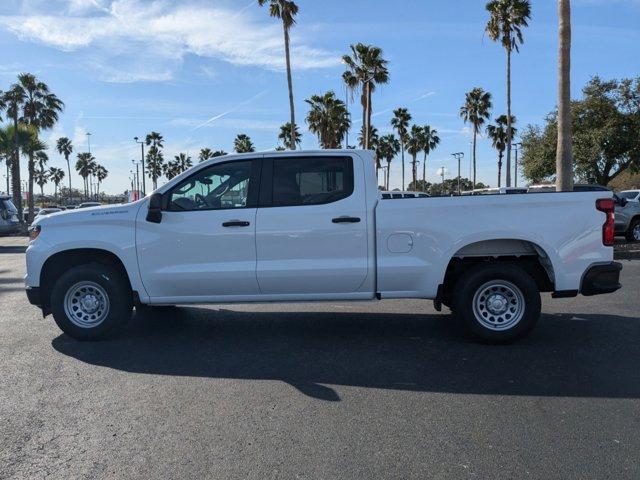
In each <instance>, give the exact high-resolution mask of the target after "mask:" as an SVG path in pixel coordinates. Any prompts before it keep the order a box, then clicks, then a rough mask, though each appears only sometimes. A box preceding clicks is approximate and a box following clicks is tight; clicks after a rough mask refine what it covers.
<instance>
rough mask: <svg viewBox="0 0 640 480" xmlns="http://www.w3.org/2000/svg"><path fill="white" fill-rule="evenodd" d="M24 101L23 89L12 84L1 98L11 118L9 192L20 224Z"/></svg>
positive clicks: (21, 221)
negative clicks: (21, 138)
mask: <svg viewBox="0 0 640 480" xmlns="http://www.w3.org/2000/svg"><path fill="white" fill-rule="evenodd" d="M25 99H26V93H25V91H24V89H23V88H22V87H21V86H20V85H18V84H13V85H12V86H11V88H10V89H9V90H7V91H6V92H4V94H3V96H2V100H3V104H4V105H5V108H6V110H7V115H8V116H9V118H11V122H12V127H13V128H12V133H13V145H12V146H13V148H12V158H11V192H12V195H13V203H14V205H15V206H16V208H17V209H18V219H19V220H20V223H23V222H24V215H23V214H22V211H23V208H22V182H21V180H20V149H21V142H20V138H19V136H20V132H21V131H23V132H24V130H23V129H21V128H20V126H21V124H22V122H21V115H22V107H23V105H24V102H25Z"/></svg>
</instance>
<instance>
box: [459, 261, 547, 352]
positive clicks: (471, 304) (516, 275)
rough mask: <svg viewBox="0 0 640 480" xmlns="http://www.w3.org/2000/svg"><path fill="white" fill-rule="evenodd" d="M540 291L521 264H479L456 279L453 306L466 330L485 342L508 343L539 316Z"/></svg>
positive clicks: (521, 335) (531, 325)
mask: <svg viewBox="0 0 640 480" xmlns="http://www.w3.org/2000/svg"><path fill="white" fill-rule="evenodd" d="M540 309H541V303H540V292H539V290H538V286H537V285H536V282H535V281H534V280H533V278H531V276H530V275H529V274H528V273H527V272H525V271H524V270H523V269H522V268H520V267H518V266H515V265H512V264H486V265H479V266H477V267H474V268H472V269H471V270H469V271H468V272H466V273H465V274H464V275H463V276H462V277H461V278H460V279H459V280H458V282H457V283H456V286H455V291H454V293H453V310H454V311H455V314H456V316H457V317H458V318H460V319H461V320H462V322H463V323H464V325H465V327H466V328H467V330H468V331H469V332H470V333H471V334H473V335H474V336H475V337H476V338H478V339H480V340H483V341H485V342H489V343H509V342H512V341H514V340H517V339H519V338H522V337H524V336H525V335H527V334H528V333H529V332H530V331H531V330H532V329H533V327H534V326H535V324H536V323H537V321H538V318H539V317H540Z"/></svg>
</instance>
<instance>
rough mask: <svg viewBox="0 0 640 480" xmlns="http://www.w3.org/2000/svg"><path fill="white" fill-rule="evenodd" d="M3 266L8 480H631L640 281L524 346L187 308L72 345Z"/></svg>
mask: <svg viewBox="0 0 640 480" xmlns="http://www.w3.org/2000/svg"><path fill="white" fill-rule="evenodd" d="M3 245H4V246H0V327H1V328H0V352H1V357H0V478H29V479H31V478H44V477H51V478H91V479H94V478H105V477H107V478H221V479H228V478H242V479H245V478H250V479H268V478H274V479H276V478H277V479H280V478H287V479H288V478H300V479H330V478H339V479H346V478H358V479H361V478H367V479H372V478H385V479H386V478H419V479H424V478H613V479H620V478H639V477H640V462H639V459H640V453H639V452H640V368H639V365H640V341H639V339H640V295H639V294H640V261H623V264H624V270H623V283H624V289H623V290H622V291H620V292H618V293H616V294H614V295H607V296H601V297H591V298H577V299H564V300H553V301H552V300H551V299H550V298H549V297H546V296H545V303H544V312H545V314H544V317H543V318H542V320H541V322H540V324H539V325H538V328H537V329H536V331H535V332H534V333H533V335H532V336H531V337H530V338H528V339H526V340H525V341H523V342H521V343H518V344H516V345H511V346H504V347H495V346H483V345H478V344H475V343H473V342H471V341H469V340H468V339H466V338H464V337H463V336H461V335H462V334H461V332H460V331H459V329H458V328H457V326H456V325H455V323H454V322H451V321H450V320H451V318H450V316H449V315H447V314H446V313H442V314H438V313H436V312H435V311H434V310H433V308H432V305H431V303H430V302H426V301H385V302H380V303H370V304H369V303H349V304H333V303H327V304H289V305H279V304H271V305H250V306H215V307H186V308H179V309H176V310H173V311H168V312H161V313H158V314H153V315H140V314H138V315H135V316H134V318H133V319H132V321H131V323H130V325H129V327H128V328H127V330H126V331H125V333H124V335H123V336H121V337H120V338H118V339H115V340H111V341H108V342H100V343H78V342H76V341H74V340H72V339H70V338H68V337H66V336H64V335H61V333H60V331H59V330H58V329H57V327H56V326H55V324H54V323H53V321H52V320H51V318H50V317H49V318H47V319H42V317H41V315H40V313H39V310H37V309H36V308H35V307H32V306H31V305H29V304H28V303H27V301H26V297H25V295H24V292H23V286H22V276H23V274H24V255H23V254H22V253H21V250H22V248H21V247H20V245H19V244H16V245H13V246H12V245H11V244H7V243H4V244H3Z"/></svg>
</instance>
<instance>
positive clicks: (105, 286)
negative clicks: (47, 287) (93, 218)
mask: <svg viewBox="0 0 640 480" xmlns="http://www.w3.org/2000/svg"><path fill="white" fill-rule="evenodd" d="M132 309H133V302H132V295H131V289H130V288H129V283H128V281H127V279H126V278H125V277H124V275H123V274H122V273H121V272H120V271H119V270H117V269H114V268H112V267H110V266H108V265H103V264H99V263H90V264H87V265H79V266H76V267H73V268H71V269H69V270H68V271H66V272H65V273H64V274H62V276H61V277H60V278H59V279H58V280H57V281H56V283H55V286H54V287H53V289H52V291H51V310H52V313H53V318H54V320H55V322H56V323H57V324H58V326H59V327H60V329H61V330H62V331H63V332H64V333H66V334H67V335H69V336H71V337H73V338H75V339H77V340H100V339H103V338H106V337H109V336H111V335H113V334H115V333H117V332H118V331H119V330H120V329H121V328H122V327H124V326H125V325H126V323H127V321H128V320H129V318H130V317H131V311H132Z"/></svg>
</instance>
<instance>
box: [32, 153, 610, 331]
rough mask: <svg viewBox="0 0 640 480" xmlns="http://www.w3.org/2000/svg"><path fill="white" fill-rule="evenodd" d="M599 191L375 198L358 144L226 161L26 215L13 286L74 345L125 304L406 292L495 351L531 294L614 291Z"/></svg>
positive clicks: (121, 316)
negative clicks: (125, 194)
mask: <svg viewBox="0 0 640 480" xmlns="http://www.w3.org/2000/svg"><path fill="white" fill-rule="evenodd" d="M612 196H613V194H612V193H611V192H583V193H572V192H568V193H567V192H563V193H552V194H548V195H537V196H534V195H524V194H523V195H484V196H477V197H471V196H468V197H462V196H460V197H458V196H456V197H430V198H429V197H420V196H417V197H413V198H406V197H401V198H399V199H395V198H393V197H392V196H389V198H385V195H384V194H383V193H381V192H379V191H378V186H377V182H376V171H375V162H374V159H373V152H370V151H360V150H322V151H311V152H308V151H295V152H277V153H276V152H273V153H272V152H269V153H252V154H240V155H227V156H225V157H218V158H215V159H211V160H208V161H205V162H202V163H199V164H197V165H196V166H194V167H192V168H191V169H189V170H187V171H186V172H184V173H182V174H180V175H178V176H177V177H175V178H173V179H171V180H170V181H169V182H168V183H167V184H165V185H163V186H161V187H160V188H159V189H157V190H156V191H155V192H154V193H153V194H152V195H151V196H149V197H146V198H144V199H142V200H138V201H136V202H133V203H128V204H125V205H110V206H104V207H102V208H99V209H98V208H96V209H85V210H77V211H73V212H67V213H64V214H61V215H50V216H47V217H44V218H42V217H39V218H38V219H37V220H36V222H35V223H34V225H33V226H32V227H31V229H30V237H31V242H30V243H29V247H28V249H27V254H26V261H27V275H26V277H25V285H26V288H27V297H28V298H29V301H30V302H31V303H33V304H35V305H38V306H40V308H42V311H43V313H44V314H45V315H48V314H50V313H53V318H54V320H55V321H56V323H57V324H58V326H59V327H60V328H61V329H62V330H63V331H64V332H65V333H67V334H68V335H70V336H72V337H74V338H77V339H82V340H92V339H99V338H103V337H105V336H108V335H110V334H111V333H113V332H115V331H117V330H118V329H119V328H121V327H122V326H123V325H124V324H125V323H126V322H127V320H128V319H129V318H130V316H131V313H132V309H133V307H134V306H137V307H138V308H153V307H154V306H161V305H176V304H190V303H230V302H231V303H241V302H290V301H291V302H297V301H328V300H329V301H340V300H372V301H374V300H381V299H393V298H396V299H405V298H420V299H432V300H434V305H435V308H436V309H438V310H440V309H441V307H442V305H446V306H449V307H450V308H451V310H452V311H453V313H454V314H455V315H456V316H457V317H458V319H459V320H460V321H461V322H462V323H463V324H464V325H465V326H466V327H467V329H468V331H469V332H471V333H472V334H474V335H475V336H476V337H478V338H480V339H482V340H484V341H488V342H494V343H503V342H509V341H513V340H515V339H517V338H520V337H523V336H524V335H526V334H527V333H528V332H529V331H531V329H532V328H533V327H534V325H535V324H536V322H537V320H538V318H539V317H540V309H541V298H540V292H552V293H553V296H554V297H556V298H558V297H562V298H564V297H575V296H577V295H579V294H582V295H596V294H601V293H611V292H614V291H616V290H618V289H619V288H620V283H619V276H620V270H621V268H622V265H621V264H619V263H615V262H614V261H613V241H614V218H613V217H614V201H613V198H612ZM147 306H148V307H147ZM579 308H581V307H579ZM364 328H366V327H364Z"/></svg>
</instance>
